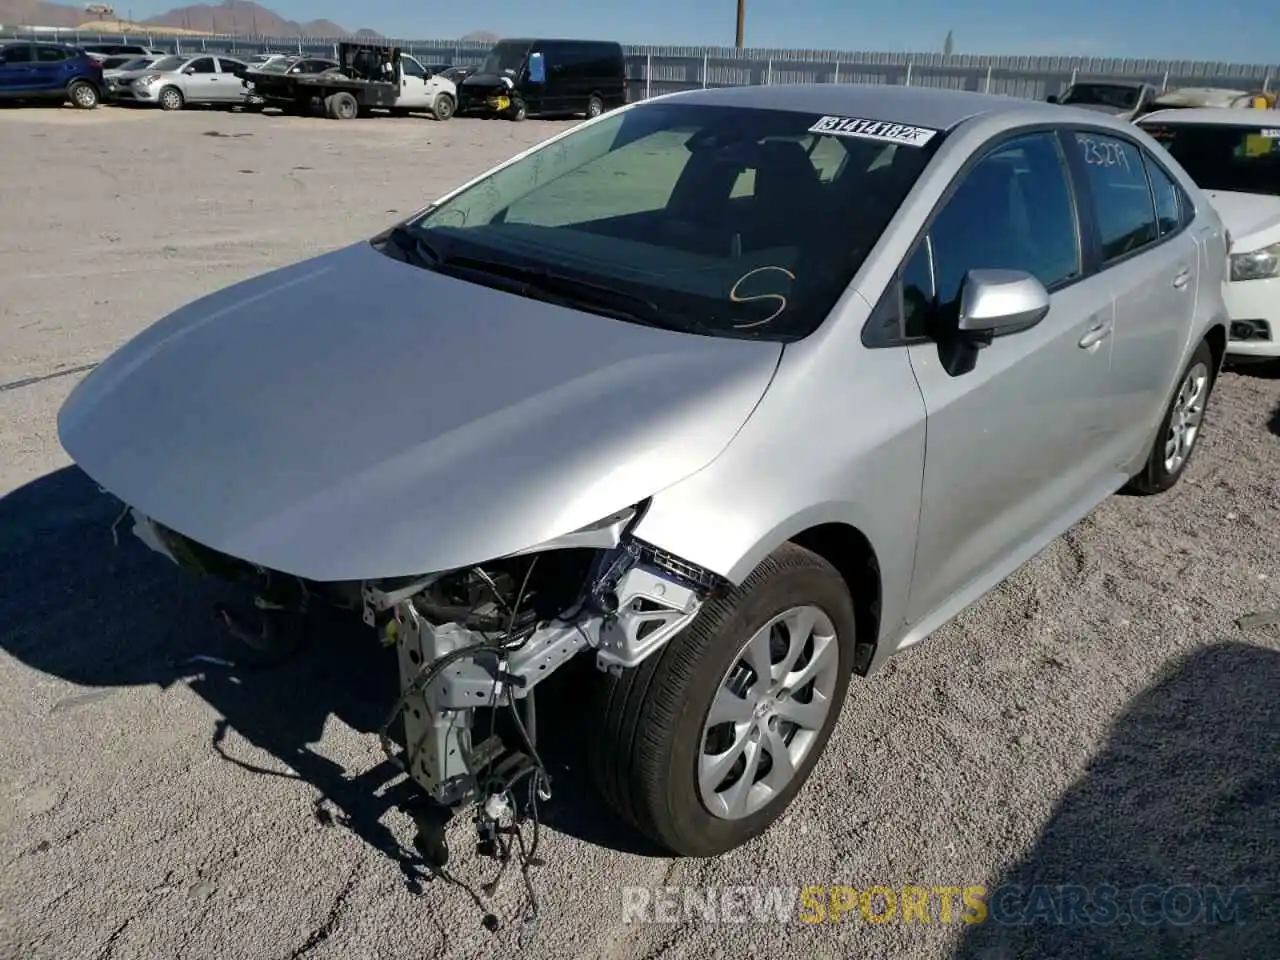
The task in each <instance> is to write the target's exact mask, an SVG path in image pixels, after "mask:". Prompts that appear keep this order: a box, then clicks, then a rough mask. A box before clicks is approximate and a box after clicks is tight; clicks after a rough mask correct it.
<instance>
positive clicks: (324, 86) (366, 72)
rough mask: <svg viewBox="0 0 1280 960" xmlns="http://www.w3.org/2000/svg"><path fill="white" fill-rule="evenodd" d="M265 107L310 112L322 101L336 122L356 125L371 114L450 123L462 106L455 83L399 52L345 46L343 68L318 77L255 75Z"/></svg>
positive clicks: (378, 47) (340, 55) (372, 45)
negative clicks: (417, 116)
mask: <svg viewBox="0 0 1280 960" xmlns="http://www.w3.org/2000/svg"><path fill="white" fill-rule="evenodd" d="M251 79H252V83H253V92H254V94H255V95H256V96H257V97H259V98H261V100H262V102H263V105H264V106H276V107H280V108H283V109H285V110H288V111H290V112H306V111H307V110H309V109H310V107H311V104H312V103H313V102H314V101H316V100H319V101H320V102H321V103H322V104H324V110H325V113H326V114H327V115H328V116H330V117H332V118H333V119H335V120H353V119H355V118H356V117H358V116H360V115H361V114H364V113H367V112H369V111H371V110H386V111H388V112H390V113H413V112H422V113H429V114H431V115H432V116H433V117H435V118H436V119H437V120H448V119H449V118H450V117H452V116H453V114H454V111H455V110H456V108H457V105H458V89H457V87H456V86H455V85H454V83H453V81H452V80H450V79H448V78H447V77H444V76H441V75H439V74H433V73H432V72H431V71H429V70H427V68H426V67H424V66H423V65H422V64H421V63H419V62H418V60H417V59H415V58H414V57H412V56H410V55H409V54H407V53H404V52H402V51H401V49H400V48H399V47H391V46H385V45H382V44H375V43H341V44H339V45H338V66H336V67H334V68H332V69H330V70H326V71H324V72H323V73H318V74H291V73H284V74H266V73H254V74H253V75H252V76H251Z"/></svg>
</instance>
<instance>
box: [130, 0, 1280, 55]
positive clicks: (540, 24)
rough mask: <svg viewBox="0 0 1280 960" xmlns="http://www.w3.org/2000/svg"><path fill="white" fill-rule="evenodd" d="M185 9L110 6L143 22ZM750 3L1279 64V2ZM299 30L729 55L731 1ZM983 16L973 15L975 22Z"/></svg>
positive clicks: (769, 40) (802, 12)
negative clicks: (562, 41)
mask: <svg viewBox="0 0 1280 960" xmlns="http://www.w3.org/2000/svg"><path fill="white" fill-rule="evenodd" d="M179 2H181V0H116V4H117V6H116V9H117V11H118V12H119V13H120V14H122V15H123V14H125V13H126V12H127V10H128V9H129V8H131V9H132V11H133V15H134V16H135V17H137V18H139V19H141V18H142V17H145V16H150V15H152V14H155V13H160V12H163V11H164V10H167V9H170V8H172V7H174V6H176V5H178V4H179ZM971 2H972V3H973V6H969V4H968V3H948V2H946V0H887V2H880V3H871V4H859V3H850V2H848V0H747V17H746V44H747V46H760V47H809V48H821V49H829V48H834V49H842V50H873V51H908V50H910V51H917V50H924V51H940V50H941V49H942V42H943V39H944V38H945V37H946V34H947V30H948V28H950V29H951V30H953V31H954V35H955V51H956V52H957V53H993V54H1018V53H1023V54H1029V55H1030V54H1062V55H1067V56H1104V57H1105V56H1116V57H1144V58H1151V59H1166V58H1170V59H1179V60H1230V61H1236V62H1248V63H1272V64H1280V12H1277V8H1276V6H1275V3H1274V0H1218V2H1206V0H1160V2H1153V0H1068V2H1062V0H1059V2H1056V3H1044V2H1039V0H971ZM264 5H265V6H268V7H270V8H271V9H273V10H275V11H276V12H277V13H279V14H281V15H282V16H285V17H288V18H290V19H295V20H312V19H321V18H327V19H330V20H334V21H336V22H338V23H340V24H342V25H343V26H344V27H347V28H348V29H352V30H354V29H357V28H359V27H370V28H372V29H375V30H378V31H380V32H382V33H385V34H388V35H392V36H400V37H421V38H422V39H433V38H435V37H456V36H461V35H462V34H464V33H468V32H470V31H473V30H490V31H493V32H494V33H498V34H505V35H507V36H514V35H520V34H524V35H530V34H541V35H543V36H548V35H560V36H572V37H588V36H589V37H598V38H602V39H603V38H615V39H618V40H621V41H622V42H624V43H667V44H725V45H732V44H733V33H734V18H735V15H736V10H737V7H736V0H631V2H622V0H604V2H597V3H589V2H587V3H584V2H582V0H533V2H530V0H526V2H523V3H519V4H516V3H510V2H499V3H458V4H454V3H447V2H446V3H423V2H422V0H371V2H369V3H366V4H355V3H352V2H350V0H264ZM979 11H980V12H979Z"/></svg>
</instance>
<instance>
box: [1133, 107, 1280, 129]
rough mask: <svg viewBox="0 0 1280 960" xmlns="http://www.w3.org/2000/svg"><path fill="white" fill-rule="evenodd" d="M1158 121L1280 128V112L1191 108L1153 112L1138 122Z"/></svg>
mask: <svg viewBox="0 0 1280 960" xmlns="http://www.w3.org/2000/svg"><path fill="white" fill-rule="evenodd" d="M1152 119H1156V120H1159V121H1160V122H1161V123H1168V124H1175V123H1196V124H1214V125H1218V126H1224V127H1226V126H1236V127H1268V126H1270V127H1276V128H1280V111H1277V110H1257V109H1254V108H1252V107H1189V108H1187V109H1185V110H1153V111H1152V112H1151V113H1148V114H1147V115H1146V116H1145V117H1142V118H1141V119H1140V120H1139V121H1138V122H1139V123H1146V122H1147V121H1148V120H1152Z"/></svg>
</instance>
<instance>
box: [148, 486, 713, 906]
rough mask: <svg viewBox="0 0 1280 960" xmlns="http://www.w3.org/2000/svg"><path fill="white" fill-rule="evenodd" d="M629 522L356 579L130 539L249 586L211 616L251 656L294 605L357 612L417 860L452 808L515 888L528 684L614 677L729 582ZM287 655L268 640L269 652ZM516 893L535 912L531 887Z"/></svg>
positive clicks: (531, 718) (442, 848)
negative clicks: (247, 609)
mask: <svg viewBox="0 0 1280 960" xmlns="http://www.w3.org/2000/svg"><path fill="white" fill-rule="evenodd" d="M638 516H639V510H638V509H637V508H630V509H628V510H625V511H622V512H620V513H618V514H615V515H614V516H611V517H608V518H605V519H604V520H602V521H600V522H599V523H596V524H593V525H591V526H589V527H585V528H583V529H581V530H578V531H575V532H574V533H571V534H568V535H566V536H564V537H560V538H557V539H555V540H553V541H550V542H548V543H546V544H542V545H539V546H538V547H537V548H535V549H532V550H529V551H525V552H522V553H519V554H516V555H514V556H509V557H506V558H503V559H500V560H496V561H492V562H489V563H485V564H480V565H476V566H472V567H468V568H465V569H459V570H453V571H449V572H445V573H435V574H429V575H423V576H422V577H418V578H401V579H399V580H396V581H378V582H364V583H359V584H310V583H304V582H302V581H299V580H298V579H297V578H291V577H280V576H278V575H276V576H273V575H272V574H271V573H270V572H268V571H263V570H261V569H259V568H252V567H249V566H248V565H245V564H239V563H238V561H232V560H230V558H222V557H221V556H220V555H216V554H213V553H212V552H211V551H207V550H204V549H203V548H201V547H199V545H196V544H192V543H190V542H188V541H186V539H185V538H183V537H181V536H179V535H177V534H174V533H173V532H172V531H168V530H166V529H164V528H162V527H160V526H159V525H157V524H154V523H152V522H151V521H149V520H147V519H146V518H145V517H142V516H140V515H137V514H135V520H136V521H137V522H136V524H135V533H136V534H137V535H138V536H139V537H140V538H142V539H143V540H144V542H146V543H147V544H148V545H149V546H151V547H152V548H153V549H156V550H158V551H159V552H161V553H165V554H166V555H168V556H169V557H170V559H173V560H174V561H175V562H178V563H180V564H181V565H183V566H185V567H187V568H188V569H192V570H200V571H201V572H214V573H215V574H216V575H219V576H223V577H226V578H231V579H245V578H248V579H249V580H250V581H252V582H253V583H255V584H256V586H257V588H258V590H259V594H258V596H257V597H256V599H255V603H254V606H255V608H256V618H257V622H256V623H252V622H246V618H241V617H239V616H236V615H234V614H232V613H231V612H230V611H229V610H227V609H225V608H221V609H219V611H218V612H219V615H220V617H221V619H222V620H223V621H224V622H225V624H226V625H227V626H228V627H229V628H230V629H231V630H232V632H233V633H234V634H235V635H236V636H237V637H238V638H239V639H241V640H242V641H245V642H247V643H250V644H251V645H254V646H257V647H258V648H259V649H262V647H263V645H264V643H265V642H266V641H271V642H275V641H274V638H276V637H278V636H281V635H282V627H281V626H280V620H281V618H282V617H288V616H289V615H290V614H291V613H301V612H305V610H306V609H307V607H308V605H311V606H313V607H314V606H317V605H323V606H336V607H346V608H348V609H349V610H351V611H352V613H353V614H354V613H355V612H357V611H358V612H359V614H360V616H361V619H362V620H363V622H364V624H365V625H366V626H367V627H368V628H370V629H372V630H373V631H374V632H375V633H376V636H377V637H378V639H379V640H380V642H381V643H382V645H384V646H386V647H393V648H394V649H395V651H396V657H397V663H398V669H399V683H400V693H399V696H398V697H397V699H396V701H395V703H394V704H393V705H392V707H391V709H390V711H389V713H388V715H387V717H386V720H385V722H384V723H383V725H382V728H381V730H380V733H379V740H380V743H381V746H382V749H383V751H384V753H385V754H386V756H387V757H388V759H390V760H391V761H392V762H393V763H394V764H395V765H396V766H398V767H399V768H400V769H401V770H403V771H404V772H405V773H406V774H408V776H409V777H410V778H411V779H412V780H413V781H414V783H415V784H416V785H417V786H418V788H419V789H420V791H421V794H422V797H423V799H424V800H425V801H426V805H427V807H428V809H429V812H428V814H427V815H425V816H421V817H419V816H417V815H415V820H416V821H417V824H418V830H419V836H418V838H417V841H416V846H417V849H418V850H419V852H420V853H422V854H423V855H424V857H426V858H427V860H428V862H429V865H430V866H431V867H432V868H433V869H439V870H442V869H443V868H444V866H445V863H446V862H447V860H448V849H447V846H446V845H445V841H444V828H445V826H446V824H447V822H448V820H449V819H451V817H452V816H453V814H454V813H456V812H457V811H458V810H459V809H460V808H463V807H467V806H471V807H473V808H474V821H475V824H476V829H477V850H478V851H479V852H480V853H481V854H482V855H485V856H491V857H494V858H496V859H498V860H500V861H502V864H503V869H504V870H505V866H506V863H507V862H508V861H509V860H511V859H513V858H515V857H518V858H519V859H520V860H521V868H522V869H521V872H522V874H523V875H524V876H525V879H526V882H528V867H529V866H530V865H532V863H534V862H536V861H535V855H536V846H537V830H538V804H539V802H545V801H548V800H550V798H551V778H550V775H549V774H548V771H547V768H546V765H545V764H544V763H543V760H542V758H541V756H540V755H539V752H538V746H537V713H536V710H535V706H534V697H535V692H536V689H537V687H538V685H539V684H540V683H542V681H544V680H545V679H547V677H549V676H551V675H552V674H553V673H554V672H555V671H556V670H558V669H559V668H560V667H562V666H563V665H564V664H566V663H568V662H569V661H570V660H571V659H574V658H575V657H578V656H579V655H583V656H591V657H593V659H594V663H595V666H596V667H597V669H599V670H601V671H606V672H610V673H614V674H621V672H622V671H624V670H628V669H632V668H635V667H637V666H638V665H640V664H641V663H643V662H644V661H645V660H646V659H647V658H649V657H651V656H653V655H654V654H655V653H657V652H658V651H659V650H660V649H662V647H663V646H664V645H665V644H666V643H667V642H669V641H670V640H671V638H672V637H674V636H675V635H676V634H678V633H679V632H680V631H682V630H683V629H684V628H685V627H687V626H688V625H689V624H690V623H691V622H692V621H693V619H694V618H695V617H696V616H697V614H698V612H699V610H700V609H701V608H702V605H703V603H704V602H705V601H706V600H707V599H708V598H710V597H711V596H714V595H718V594H719V593H721V592H722V591H726V590H728V589H729V586H730V585H729V583H728V581H726V580H723V579H722V578H721V577H719V576H718V575H716V574H712V573H710V572H708V571H706V570H703V569H701V568H700V567H697V566H694V565H692V564H689V563H686V562H684V561H682V560H680V559H679V558H677V557H674V556H671V555H670V554H668V553H666V552H664V551H662V550H660V549H658V548H656V547H654V546H652V545H650V544H647V543H644V542H643V541H641V540H638V539H636V538H635V537H633V536H631V535H630V533H629V530H630V528H631V527H632V526H633V525H634V522H635V521H636V520H637V518H638ZM321 601H322V602H323V603H322V604H321ZM264 638H265V640H264ZM295 642H296V641H295ZM294 645H295V643H289V644H284V643H280V644H279V646H280V649H281V652H289V651H291V650H292V649H293V648H294ZM477 711H484V713H485V714H487V716H486V715H484V714H479V713H477ZM502 717H505V718H506V721H505V722H502V723H501V724H500V722H499V721H500V718H502ZM397 725H398V726H397ZM397 733H399V734H400V736H399V742H397ZM526 825H528V826H531V827H532V831H533V834H532V835H533V839H532V841H530V842H526V841H525V838H524V836H523V831H524V827H525V826H526ZM513 848H514V849H513ZM527 894H528V897H529V903H530V905H531V910H532V911H533V912H534V913H536V903H537V900H536V897H535V896H534V894H533V890H532V887H530V888H529V889H528V890H527Z"/></svg>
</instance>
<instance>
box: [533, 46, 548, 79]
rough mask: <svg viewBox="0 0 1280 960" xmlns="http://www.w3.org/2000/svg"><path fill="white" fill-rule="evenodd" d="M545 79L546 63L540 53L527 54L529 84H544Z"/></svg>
mask: <svg viewBox="0 0 1280 960" xmlns="http://www.w3.org/2000/svg"><path fill="white" fill-rule="evenodd" d="M546 79H547V61H546V58H545V57H543V55H542V54H541V53H531V54H529V82H530V83H544V82H546Z"/></svg>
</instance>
